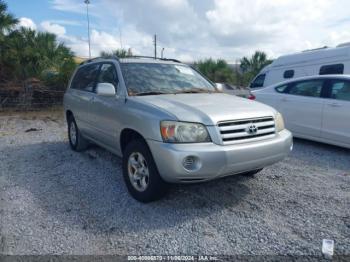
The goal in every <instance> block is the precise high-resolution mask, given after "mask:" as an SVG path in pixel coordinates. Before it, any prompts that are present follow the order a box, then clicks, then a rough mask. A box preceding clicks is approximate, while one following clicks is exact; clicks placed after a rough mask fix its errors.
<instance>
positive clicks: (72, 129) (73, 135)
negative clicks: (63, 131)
mask: <svg viewBox="0 0 350 262" xmlns="http://www.w3.org/2000/svg"><path fill="white" fill-rule="evenodd" d="M67 122H68V139H69V145H70V147H71V148H72V149H73V150H74V151H78V152H79V151H83V150H84V149H86V148H87V146H88V144H89V143H88V141H87V140H86V139H85V138H84V137H83V136H82V135H81V132H80V130H79V128H78V126H77V123H76V122H75V119H74V117H73V116H69V117H68V119H67Z"/></svg>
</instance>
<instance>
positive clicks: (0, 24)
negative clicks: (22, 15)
mask: <svg viewBox="0 0 350 262" xmlns="http://www.w3.org/2000/svg"><path fill="white" fill-rule="evenodd" d="M17 23H18V20H17V19H16V18H15V17H14V16H13V15H12V14H9V13H8V12H7V4H6V3H5V2H4V1H2V0H0V79H3V75H4V73H3V71H4V64H3V61H4V54H5V49H4V44H5V43H6V33H8V32H9V31H10V30H11V29H13V28H14V27H15V26H16V24H17Z"/></svg>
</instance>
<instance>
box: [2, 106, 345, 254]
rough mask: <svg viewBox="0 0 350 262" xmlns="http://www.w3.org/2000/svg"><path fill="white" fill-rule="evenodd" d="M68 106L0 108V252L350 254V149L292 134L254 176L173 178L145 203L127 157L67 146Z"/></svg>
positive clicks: (93, 149)
mask: <svg viewBox="0 0 350 262" xmlns="http://www.w3.org/2000/svg"><path fill="white" fill-rule="evenodd" d="M62 116H63V113H62V112H33V113H26V114H9V115H5V114H2V115H0V221H1V224H0V237H1V239H0V253H2V254H121V255H126V254H128V255H131V254H143V255H147V254H148V255H158V254H163V255H165V254H171V255H175V254H177V255H180V254H185V255H189V254H190V255H195V254H199V255H201V254H212V255H232V254H235V255H237V254H239V255H252V254H254V255H256V254H258V255H277V254H278V255H287V254H288V255H320V254H321V245H322V239H333V240H334V241H335V254H338V255H340V254H341V255H345V254H347V255H350V238H349V236H350V150H348V149H343V148H339V147H334V146H329V145H325V144H320V143H314V142H309V141H305V140H297V139H296V140H295V144H294V151H293V153H292V154H291V155H290V156H289V157H288V158H286V159H285V160H283V161H282V162H280V163H277V164H275V165H273V166H270V167H268V168H265V169H264V170H263V171H262V172H261V173H260V174H258V175H256V176H255V177H245V176H242V175H236V176H231V177H227V178H224V179H221V180H216V181H212V182H208V183H203V184H196V185H175V186H173V187H172V188H171V190H170V192H169V194H168V195H167V196H166V197H165V198H164V199H162V200H160V201H157V202H153V203H150V204H141V203H138V202H137V201H135V200H134V199H132V198H131V197H130V196H129V194H128V192H127V190H126V187H125V185H124V182H123V178H122V174H121V160H120V159H119V158H118V157H116V156H114V155H112V154H111V153H109V152H107V151H106V150H104V149H101V148H99V147H96V146H92V147H90V148H89V149H88V150H87V151H85V152H83V153H76V152H73V151H71V150H70V148H69V145H68V142H67V138H66V124H65V122H64V119H63V117H62Z"/></svg>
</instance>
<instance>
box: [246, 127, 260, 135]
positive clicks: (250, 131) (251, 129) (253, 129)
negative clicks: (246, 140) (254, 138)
mask: <svg viewBox="0 0 350 262" xmlns="http://www.w3.org/2000/svg"><path fill="white" fill-rule="evenodd" d="M257 132H258V128H257V127H256V125H250V126H248V127H247V133H248V134H249V135H255V134H256V133H257Z"/></svg>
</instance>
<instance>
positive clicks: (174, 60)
mask: <svg viewBox="0 0 350 262" xmlns="http://www.w3.org/2000/svg"><path fill="white" fill-rule="evenodd" d="M123 58H150V59H156V60H162V61H172V62H176V63H181V61H179V60H177V59H172V58H160V57H157V58H155V57H154V56H142V55H132V56H126V57H123Z"/></svg>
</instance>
